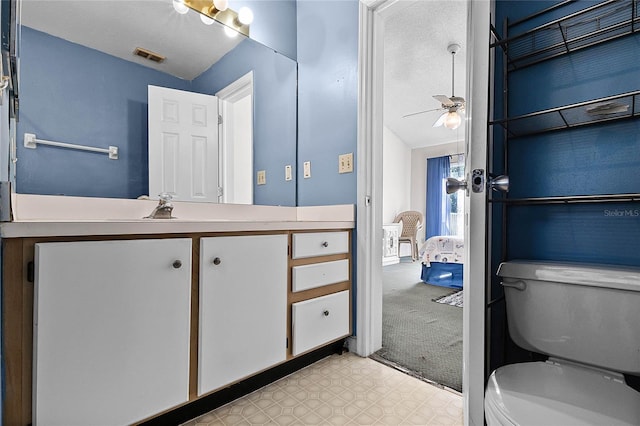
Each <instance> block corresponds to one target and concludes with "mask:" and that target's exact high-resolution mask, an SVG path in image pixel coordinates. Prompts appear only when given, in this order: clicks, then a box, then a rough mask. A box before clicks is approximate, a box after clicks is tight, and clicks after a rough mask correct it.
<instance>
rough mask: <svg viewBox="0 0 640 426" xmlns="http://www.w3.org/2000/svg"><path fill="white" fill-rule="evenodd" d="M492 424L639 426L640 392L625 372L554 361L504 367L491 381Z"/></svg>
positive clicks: (488, 393)
mask: <svg viewBox="0 0 640 426" xmlns="http://www.w3.org/2000/svg"><path fill="white" fill-rule="evenodd" d="M485 414H486V419H487V424H488V425H490V426H491V425H494V424H500V425H545V424H547V425H559V424H561V425H567V426H568V425H589V424H592V425H605V424H606V425H638V424H640V392H637V391H635V390H634V389H632V388H631V387H629V386H627V385H626V384H625V383H624V381H623V379H622V376H621V375H620V374H617V373H612V372H606V371H604V370H600V369H596V368H590V367H587V366H581V365H577V364H574V363H571V362H568V361H558V360H549V361H547V362H528V363H522V364H511V365H505V366H503V367H500V368H498V369H497V370H496V371H494V372H493V373H492V374H491V376H490V377H489V382H488V384H487V389H486V392H485Z"/></svg>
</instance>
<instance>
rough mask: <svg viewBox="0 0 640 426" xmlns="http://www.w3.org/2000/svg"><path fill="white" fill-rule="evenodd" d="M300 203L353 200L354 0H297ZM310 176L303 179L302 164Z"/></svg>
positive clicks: (355, 70) (354, 142)
mask: <svg viewBox="0 0 640 426" xmlns="http://www.w3.org/2000/svg"><path fill="white" fill-rule="evenodd" d="M298 67H299V78H298V173H297V175H298V205H301V206H311V205H321V204H345V203H346V204H351V203H356V189H357V188H356V170H355V168H354V172H353V173H345V174H338V155H340V154H346V153H350V152H353V153H354V159H355V156H356V146H357V112H358V1H357V0H345V1H332V2H325V1H313V0H308V1H307V0H301V1H298ZM305 161H310V162H311V177H310V178H308V179H304V178H303V163H304V162H305Z"/></svg>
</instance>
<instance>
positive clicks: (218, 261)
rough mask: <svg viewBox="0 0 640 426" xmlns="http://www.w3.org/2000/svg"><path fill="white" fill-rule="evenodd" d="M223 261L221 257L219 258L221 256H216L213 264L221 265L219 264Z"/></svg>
mask: <svg viewBox="0 0 640 426" xmlns="http://www.w3.org/2000/svg"><path fill="white" fill-rule="evenodd" d="M221 263H222V260H220V258H219V257H216V258H215V259H213V264H214V265H219V264H221Z"/></svg>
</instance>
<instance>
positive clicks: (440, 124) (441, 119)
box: [433, 111, 449, 127]
mask: <svg viewBox="0 0 640 426" xmlns="http://www.w3.org/2000/svg"><path fill="white" fill-rule="evenodd" d="M448 114H449V111H447V112H445V113H444V114H442V115H441V116H440V118H438V119H437V120H436V122H435V123H433V127H440V126H442V125H443V124H444V120H445V119H446V118H447V115H448Z"/></svg>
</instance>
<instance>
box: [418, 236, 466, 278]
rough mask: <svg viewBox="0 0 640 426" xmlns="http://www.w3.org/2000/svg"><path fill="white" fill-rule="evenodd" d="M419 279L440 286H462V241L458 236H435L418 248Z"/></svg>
mask: <svg viewBox="0 0 640 426" xmlns="http://www.w3.org/2000/svg"><path fill="white" fill-rule="evenodd" d="M420 257H421V259H422V273H421V275H420V279H421V280H422V281H424V282H425V283H427V284H433V285H437V286H441V287H451V288H462V267H463V264H464V241H463V239H462V238H460V237H451V236H435V237H431V238H429V239H427V241H425V242H424V244H423V245H422V247H421V248H420Z"/></svg>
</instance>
